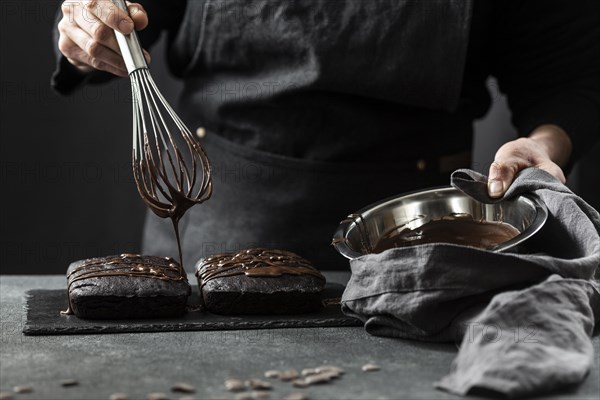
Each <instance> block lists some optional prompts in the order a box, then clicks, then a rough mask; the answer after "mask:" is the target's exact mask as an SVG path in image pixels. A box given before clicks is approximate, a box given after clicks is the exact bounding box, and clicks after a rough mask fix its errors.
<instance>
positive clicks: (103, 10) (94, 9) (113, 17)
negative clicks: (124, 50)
mask: <svg viewBox="0 0 600 400" xmlns="http://www.w3.org/2000/svg"><path fill="white" fill-rule="evenodd" d="M82 11H83V15H84V17H85V18H87V19H89V20H90V21H91V20H93V19H94V17H96V18H98V19H99V20H100V21H102V22H103V23H105V24H106V25H108V26H109V27H110V28H112V29H115V30H118V31H119V32H121V33H122V34H124V35H127V34H129V33H131V32H132V31H133V29H134V27H135V25H134V22H133V20H132V19H131V17H130V16H129V13H128V12H127V10H121V9H120V8H119V7H117V6H116V5H115V4H114V3H113V2H112V1H110V0H89V1H88V2H86V3H84V6H83V10H82Z"/></svg>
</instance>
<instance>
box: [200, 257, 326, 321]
mask: <svg viewBox="0 0 600 400" xmlns="http://www.w3.org/2000/svg"><path fill="white" fill-rule="evenodd" d="M196 276H197V277H198V287H199V288H200V291H201V296H202V299H203V302H204V306H205V307H206V308H207V309H208V311H210V312H213V313H216V314H298V313H305V312H310V311H314V310H316V309H318V308H320V307H322V305H321V291H322V290H323V287H324V286H325V277H324V276H323V275H322V274H321V273H320V272H319V271H318V270H317V269H316V268H314V267H313V266H312V265H311V263H310V262H309V261H307V260H305V259H304V258H302V257H300V256H299V255H297V254H294V253H292V252H289V251H284V250H273V249H262V248H256V249H247V250H242V251H240V252H238V253H222V254H217V255H213V256H210V257H207V258H205V259H202V260H200V261H199V262H198V264H197V265H196Z"/></svg>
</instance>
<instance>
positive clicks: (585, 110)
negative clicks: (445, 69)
mask: <svg viewBox="0 0 600 400" xmlns="http://www.w3.org/2000/svg"><path fill="white" fill-rule="evenodd" d="M490 51H491V59H492V73H493V75H495V76H496V77H497V79H498V82H499V85H500V89H501V90H502V91H503V92H504V93H506V95H507V97H508V102H509V106H510V108H511V111H512V113H513V123H514V125H515V126H516V128H517V130H518V132H519V134H520V135H521V136H527V135H529V134H530V133H531V132H532V131H533V130H534V129H535V128H536V127H538V126H540V125H543V124H555V125H558V126H560V127H561V128H563V129H564V130H565V132H567V134H568V135H569V136H570V138H571V140H572V142H573V154H572V156H571V160H570V162H569V165H568V166H567V167H566V168H565V169H566V170H567V171H568V170H569V169H570V168H571V166H572V164H573V162H575V161H576V160H577V159H578V158H579V157H580V156H581V155H582V154H583V153H584V152H585V151H586V149H589V148H590V147H591V146H592V145H593V144H594V143H595V142H596V141H597V140H598V138H599V137H600V2H598V1H596V0H574V1H568V2H567V1H563V0H527V1H522V0H516V1H510V2H507V1H504V0H502V1H496V3H495V12H494V26H493V34H492V47H491V49H490Z"/></svg>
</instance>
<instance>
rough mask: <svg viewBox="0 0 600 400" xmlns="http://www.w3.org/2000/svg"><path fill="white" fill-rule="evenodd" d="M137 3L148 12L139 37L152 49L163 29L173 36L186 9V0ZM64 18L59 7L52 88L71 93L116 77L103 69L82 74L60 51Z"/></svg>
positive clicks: (55, 32) (145, 0) (54, 33)
mask: <svg viewBox="0 0 600 400" xmlns="http://www.w3.org/2000/svg"><path fill="white" fill-rule="evenodd" d="M136 2H137V3H140V4H141V5H142V6H143V7H144V9H145V10H146V12H147V13H148V21H149V23H148V26H147V27H146V29H144V30H143V31H140V32H138V37H139V39H140V42H141V43H142V47H143V48H144V49H147V50H149V49H151V48H152V46H153V45H154V44H155V43H156V42H157V41H158V39H159V38H160V35H161V33H162V32H164V31H166V32H168V33H169V36H170V37H172V36H173V34H174V33H175V32H176V31H177V29H178V27H179V24H180V23H181V19H182V17H183V13H184V12H185V5H186V1H185V0H169V1H163V0H159V1H157V0H137V1H136ZM61 18H62V12H61V10H60V9H59V10H58V13H57V15H56V23H55V24H54V30H53V42H54V52H55V55H56V69H55V70H54V73H53V74H52V78H51V80H50V84H51V86H52V88H53V89H54V90H55V91H57V92H58V93H60V94H69V93H72V92H73V91H74V90H75V89H77V88H78V87H79V86H81V85H83V84H99V83H104V82H107V81H109V80H111V79H113V78H115V76H114V75H113V74H110V73H108V72H104V71H93V72H90V73H87V74H83V73H81V72H79V70H78V69H77V68H76V67H74V66H73V65H71V63H69V61H67V59H66V57H65V56H63V55H62V54H61V52H60V51H59V50H58V37H59V33H58V27H57V26H58V21H60V19H61Z"/></svg>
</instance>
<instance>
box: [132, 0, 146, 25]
mask: <svg viewBox="0 0 600 400" xmlns="http://www.w3.org/2000/svg"><path fill="white" fill-rule="evenodd" d="M127 9H128V10H129V16H130V17H131V19H132V20H133V24H134V25H135V30H136V31H141V30H143V29H145V28H146V27H147V26H148V14H147V13H146V10H145V9H144V7H143V6H142V5H141V4H139V3H130V2H127Z"/></svg>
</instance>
